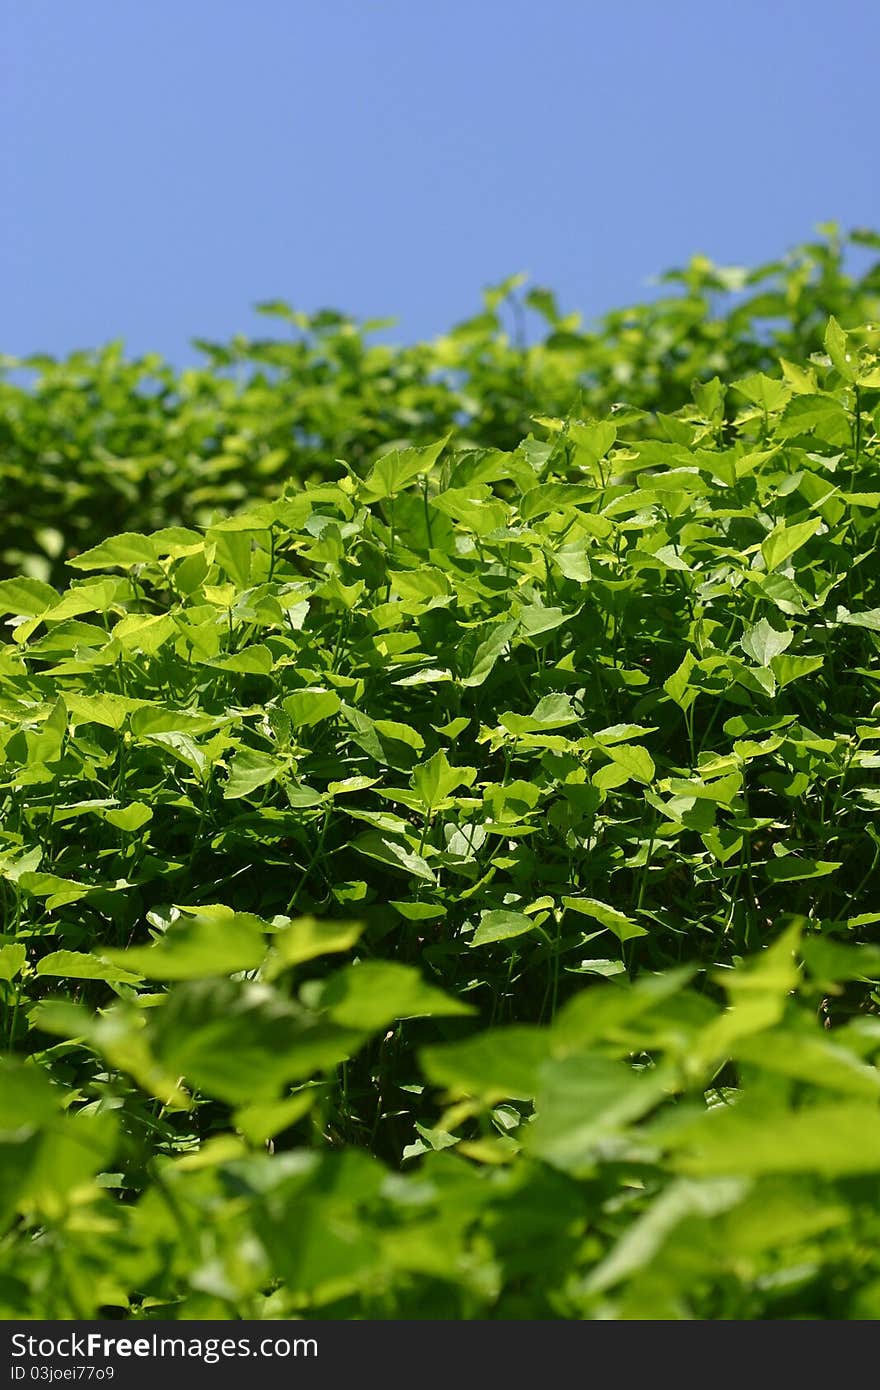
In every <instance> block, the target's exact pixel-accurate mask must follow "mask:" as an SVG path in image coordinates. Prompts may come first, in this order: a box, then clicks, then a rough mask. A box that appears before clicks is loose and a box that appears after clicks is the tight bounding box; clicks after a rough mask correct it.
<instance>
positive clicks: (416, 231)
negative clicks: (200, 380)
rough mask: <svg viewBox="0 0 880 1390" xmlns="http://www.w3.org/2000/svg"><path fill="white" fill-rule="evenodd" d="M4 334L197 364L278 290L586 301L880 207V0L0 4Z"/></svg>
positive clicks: (639, 293) (399, 302)
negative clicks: (498, 287) (111, 342)
mask: <svg viewBox="0 0 880 1390" xmlns="http://www.w3.org/2000/svg"><path fill="white" fill-rule="evenodd" d="M0 47H2V51H3V56H2V59H0V63H2V72H0V187H2V189H3V195H2V196H3V202H4V205H5V206H4V211H3V215H2V219H0V305H2V318H0V323H2V335H0V350H2V351H6V352H11V353H17V354H22V353H25V352H28V351H32V350H37V349H43V350H47V351H51V352H55V353H61V352H65V351H67V350H69V349H71V348H73V347H77V346H85V345H93V344H96V343H99V342H103V341H106V340H107V339H109V338H112V337H117V336H119V337H124V338H125V340H126V343H127V344H128V346H129V349H130V350H131V351H132V352H140V351H144V350H148V349H158V350H159V351H161V352H163V353H165V354H166V355H168V356H170V357H171V358H172V359H174V360H176V361H178V362H182V361H188V360H194V354H193V352H192V350H191V349H190V348H189V347H188V346H187V344H188V340H189V338H190V337H191V336H195V335H202V336H207V337H224V336H227V335H230V334H231V333H233V332H236V331H245V332H248V331H253V330H254V329H255V328H256V326H257V324H258V323H262V324H263V325H264V326H265V321H264V320H258V319H256V318H255V317H254V315H253V314H252V313H251V306H252V304H253V303H254V302H255V301H257V300H259V299H263V298H269V297H276V296H278V297H283V298H287V299H288V300H290V301H292V302H293V303H294V305H295V306H296V307H297V308H301V309H305V310H313V309H316V308H318V307H321V306H324V305H332V306H334V307H337V308H341V309H344V310H346V311H347V312H350V313H353V314H356V315H358V316H374V315H375V316H384V315H395V316H396V317H397V318H398V320H399V327H398V329H397V330H396V333H395V335H394V336H396V337H398V338H400V339H409V340H411V339H413V338H415V337H418V336H422V335H432V334H434V333H438V332H440V331H442V330H443V329H445V328H446V327H448V326H449V325H450V324H451V323H452V322H453V321H454V320H455V319H457V318H461V317H464V316H466V315H467V314H469V313H471V312H473V311H474V310H475V309H476V308H477V307H478V305H479V295H480V290H481V288H482V287H483V286H484V285H485V284H487V283H491V282H493V281H497V280H499V279H501V278H503V277H504V276H505V275H507V274H509V273H511V272H513V271H517V270H527V271H529V272H530V275H531V277H532V278H533V280H534V281H536V282H537V283H541V284H549V285H550V286H552V287H553V288H555V289H556V290H557V292H558V295H559V298H560V302H561V304H562V306H563V307H564V308H565V309H567V310H568V309H575V308H577V309H580V310H582V311H583V312H584V314H585V315H586V317H587V318H588V319H589V318H591V317H593V316H594V315H595V314H597V313H599V312H601V311H602V310H603V309H606V308H609V307H612V306H615V305H619V304H623V303H626V302H632V301H634V300H637V299H638V298H640V297H643V296H644V295H645V293H646V282H647V281H648V278H649V277H650V276H651V275H653V274H655V273H656V272H658V271H660V270H662V269H664V268H666V267H668V266H670V265H673V264H680V263H681V262H682V261H683V260H685V259H686V258H687V257H688V256H689V255H690V253H691V252H693V251H703V252H705V253H706V254H707V255H710V256H712V257H713V258H714V259H716V260H719V261H722V262H732V263H743V262H754V261H756V260H759V259H766V258H771V257H774V256H775V255H776V254H778V253H780V252H782V251H783V250H784V249H785V248H786V247H788V246H789V245H791V244H792V243H793V242H796V241H798V240H800V239H803V238H804V237H806V236H809V235H810V234H811V233H812V230H813V227H814V225H815V224H816V223H817V222H819V221H823V220H825V219H836V220H838V221H840V222H841V223H842V225H843V226H845V227H851V226H855V225H859V224H863V225H864V224H872V225H875V226H876V225H877V224H880V168H878V166H880V145H878V123H877V92H878V77H877V71H878V70H877V58H878V52H880V4H878V3H877V0H836V2H835V3H834V4H833V5H832V4H830V3H828V0H821V3H820V0H799V3H798V2H797V0H733V3H718V0H716V2H715V3H712V0H595V3H594V0H531V2H530V3H523V0H466V3H465V2H464V0H442V2H441V0H375V2H373V0H79V3H69V0H55V2H54V3H53V2H52V0H5V5H4V7H3V17H2V18H0Z"/></svg>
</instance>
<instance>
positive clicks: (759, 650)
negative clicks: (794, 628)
mask: <svg viewBox="0 0 880 1390" xmlns="http://www.w3.org/2000/svg"><path fill="white" fill-rule="evenodd" d="M793 639H794V633H793V632H790V631H787V632H777V630H776V628H774V627H771V626H770V624H769V623H768V621H767V619H766V618H762V619H761V620H760V622H757V623H755V625H754V627H750V628H747V629H746V631H745V633H744V635H743V637H742V639H741V641H740V646H741V647H742V649H743V651H744V652H745V654H746V656H750V657H751V658H752V660H753V661H754V662H757V664H758V665H759V666H769V665H770V663H771V661H772V660H773V658H774V657H775V656H779V654H780V652H784V651H785V649H786V647H789V646H791V643H792V641H793Z"/></svg>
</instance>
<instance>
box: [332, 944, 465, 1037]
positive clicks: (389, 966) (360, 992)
mask: <svg viewBox="0 0 880 1390" xmlns="http://www.w3.org/2000/svg"><path fill="white" fill-rule="evenodd" d="M320 1007H321V1008H322V1009H326V1010H327V1012H328V1013H329V1015H330V1017H331V1018H332V1019H333V1020H334V1022H336V1023H339V1024H342V1025H343V1026H344V1027H346V1028H362V1029H365V1030H367V1031H369V1032H374V1031H375V1030H377V1029H379V1028H385V1027H386V1026H387V1025H388V1024H389V1023H393V1022H394V1021H395V1020H396V1019H399V1018H416V1017H422V1016H425V1015H435V1016H438V1015H439V1016H440V1017H455V1016H458V1015H464V1014H472V1013H475V1012H476V1011H475V1009H474V1008H473V1007H472V1006H471V1005H470V1004H465V1003H464V1002H463V1001H462V1000H460V999H452V998H451V997H450V996H449V995H448V994H445V993H444V992H443V991H442V990H439V989H437V988H435V986H434V985H429V984H426V983H425V981H424V980H423V979H422V978H421V976H420V975H419V972H418V970H416V969H414V967H413V966H411V965H399V964H397V963H396V962H395V961H379V960H367V961H363V962H361V963H359V964H357V965H349V966H346V967H345V969H343V970H340V971H337V972H336V974H335V975H331V976H330V978H329V979H328V980H327V982H326V984H325V985H324V988H323V989H322V991H321V995H320Z"/></svg>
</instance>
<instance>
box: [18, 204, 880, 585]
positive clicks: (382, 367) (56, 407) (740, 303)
mask: <svg viewBox="0 0 880 1390" xmlns="http://www.w3.org/2000/svg"><path fill="white" fill-rule="evenodd" d="M822 230H823V233H824V235H823V236H822V237H821V238H820V239H818V240H816V241H814V242H810V243H808V244H806V245H804V246H801V247H798V248H797V249H796V250H794V251H793V252H791V253H790V255H789V256H787V257H786V258H785V259H784V260H781V261H775V262H771V263H770V264H768V265H763V266H759V267H758V268H757V269H755V270H753V271H746V270H742V269H739V268H722V267H717V266H714V265H712V264H711V263H710V262H709V261H708V260H706V258H705V257H701V256H697V257H694V258H693V259H692V260H691V262H690V263H689V265H688V266H687V267H685V268H684V269H681V270H674V271H670V272H669V273H668V274H667V275H666V276H665V277H664V279H665V281H666V282H667V284H668V285H669V286H670V292H669V293H665V294H663V295H661V296H660V297H659V298H657V299H656V300H655V301H653V302H651V303H647V304H638V305H635V306H633V307H631V308H629V309H625V310H622V311H618V312H615V313H612V314H608V315H606V317H605V318H604V319H603V320H602V321H601V322H600V323H599V324H598V326H597V327H596V329H594V330H589V331H587V330H584V329H583V328H582V327H581V326H580V322H579V316H578V315H577V314H563V313H561V312H560V310H559V308H558V306H557V304H556V301H555V299H554V297H553V295H552V294H551V293H550V292H549V291H547V290H544V289H532V290H530V291H528V292H521V290H520V278H521V277H513V278H512V279H510V280H507V281H505V282H504V283H503V284H501V285H499V286H496V287H495V288H494V289H492V290H489V291H487V292H486V294H485V296H484V301H485V302H484V305H483V310H482V312H481V313H479V314H477V315H476V316H475V317H473V318H471V319H469V320H468V321H467V322H465V323H461V324H459V325H458V326H457V327H455V328H454V329H453V330H452V331H451V332H450V333H449V334H447V335H445V336H444V337H441V338H440V339H438V340H437V341H435V342H433V343H419V344H416V345H415V346H412V347H406V348H391V347H388V346H385V345H382V344H377V343H373V342H371V341H370V339H371V335H372V333H373V330H374V329H376V328H377V327H381V326H382V325H381V324H380V323H365V324H357V323H354V322H352V321H351V320H350V319H348V318H346V317H345V316H344V315H342V314H339V313H336V312H332V311H328V310H325V311H322V312H321V313H318V314H314V315H312V316H308V315H305V314H301V313H297V312H295V311H294V310H292V309H291V308H290V307H289V306H288V305H286V304H283V303H281V302H280V301H274V302H272V303H268V304H264V305H262V306H261V308H262V309H263V311H264V313H265V314H266V315H267V316H268V317H269V318H270V320H272V321H274V322H280V325H281V331H282V336H280V337H274V338H266V339H257V340H249V339H247V338H244V337H242V336H238V337H236V338H234V339H233V340H232V342H231V343H227V344H222V343H210V342H205V341H203V340H199V339H197V340H196V346H197V347H198V348H199V349H200V350H201V352H202V353H203V354H204V356H205V357H206V358H207V365H206V366H205V367H202V368H198V369H187V370H184V371H176V370H175V369H174V368H172V367H171V366H170V365H169V364H167V363H165V362H163V361H162V359H161V357H159V356H157V355H155V354H151V355H148V356H146V357H143V358H140V359H139V360H137V361H135V362H129V361H126V360H125V358H124V356H123V352H122V347H121V344H119V343H115V344H111V345H110V346H109V347H107V348H105V349H103V350H101V351H98V352H78V353H75V354H73V355H72V356H70V357H69V358H67V359H66V360H63V361H55V360H53V359H52V358H51V357H48V356H45V355H38V356H34V357H31V358H29V359H27V360H26V362H24V363H21V362H17V361H14V360H12V359H5V362H6V365H7V367H9V368H14V369H18V370H17V371H15V370H13V371H7V372H6V374H5V377H0V496H2V497H3V503H4V505H3V510H2V514H0V577H2V575H3V574H17V573H19V572H21V571H22V570H23V571H24V572H26V573H28V574H31V575H33V576H34V577H35V578H38V579H47V580H50V581H51V582H53V583H64V582H66V577H67V571H66V569H65V560H67V559H69V558H71V557H72V556H74V555H76V554H77V553H78V552H80V551H82V550H87V549H89V548H90V547H91V546H93V545H96V544H97V543H98V542H99V541H101V540H103V539H104V537H105V536H108V535H111V534H112V533H113V532H114V531H150V530H155V529H157V528H159V527H162V526H172V525H183V526H193V525H206V524H209V523H210V522H211V521H214V520H218V519H220V518H221V517H222V516H223V515H226V514H227V513H228V512H229V511H230V510H231V509H233V508H235V509H237V508H239V507H241V506H242V505H243V504H245V503H247V502H249V501H253V500H255V499H256V498H258V497H265V498H268V499H271V498H274V497H276V496H277V494H278V491H279V488H280V486H281V484H282V483H283V482H285V481H287V480H289V479H295V480H298V481H299V482H305V481H307V480H309V479H312V480H319V479H322V478H325V477H327V476H331V477H336V476H338V471H339V470H338V465H337V464H336V460H337V459H339V458H344V459H345V460H346V461H347V463H348V464H349V466H350V467H352V468H353V469H354V470H355V472H357V473H358V474H361V475H362V474H363V473H364V472H365V471H366V470H367V468H368V467H369V466H370V464H371V463H372V462H373V461H374V459H375V457H376V455H377V453H378V452H382V451H384V450H386V449H388V448H389V447H391V446H401V447H402V446H405V445H419V444H428V443H431V442H432V441H433V440H435V439H439V438H441V437H442V436H443V435H445V434H447V433H448V432H450V431H452V430H455V431H456V432H457V437H458V439H459V440H460V441H461V442H470V443H473V444H476V445H479V446H480V447H484V448H487V447H492V448H499V449H513V448H515V447H516V445H517V444H518V443H519V441H520V439H521V438H523V436H525V435H526V434H527V433H528V432H529V430H530V429H531V428H532V416H533V415H534V414H536V413H543V414H550V415H563V414H566V413H567V412H568V411H569V409H570V408H571V407H572V404H573V402H574V399H575V396H576V395H578V394H579V395H580V398H581V404H580V406H579V413H580V414H587V415H590V416H602V415H604V414H606V413H607V412H608V410H609V409H610V408H611V406H612V405H613V404H614V403H615V402H617V401H618V400H625V401H627V402H628V403H629V404H631V405H635V406H639V407H644V408H647V409H650V410H660V411H664V412H670V411H675V410H677V409H679V408H680V407H681V406H683V405H685V404H686V403H687V402H688V401H689V400H690V391H691V382H692V381H693V379H694V378H697V379H699V380H709V379H711V378H712V377H713V376H715V375H720V376H721V377H722V378H723V379H725V380H733V379H734V378H736V377H738V376H744V375H745V374H746V373H748V372H755V371H767V370H771V371H773V370H776V362H777V358H778V357H779V356H780V355H783V356H785V357H788V358H791V359H793V360H795V361H800V360H802V359H803V358H805V357H807V356H808V355H809V354H810V353H811V352H813V351H817V350H819V349H820V348H821V346H822V333H823V332H824V328H825V323H826V322H827V319H828V317H829V315H834V316H835V317H836V318H837V319H838V320H839V321H840V322H841V323H842V324H843V326H844V328H849V327H854V326H857V325H859V324H863V323H870V322H872V321H873V320H875V319H878V318H880V266H878V265H877V264H871V265H869V266H868V267H867V268H866V269H864V270H863V271H862V272H861V273H857V271H856V269H855V267H856V266H857V265H858V264H859V259H858V258H859V257H860V258H861V259H862V260H864V259H865V257H866V254H867V252H868V251H870V249H871V248H874V249H876V248H877V247H878V246H880V238H878V237H877V236H876V235H875V234H874V233H871V232H864V231H857V232H854V233H852V234H851V235H850V236H849V237H848V238H844V237H841V235H840V234H839V232H838V231H837V229H836V228H835V227H834V226H828V227H825V228H824V229H822ZM854 257H855V259H854ZM2 366H3V362H2V361H0V370H2ZM22 370H24V375H25V377H26V378H27V381H26V384H22V381H21V376H22Z"/></svg>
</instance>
